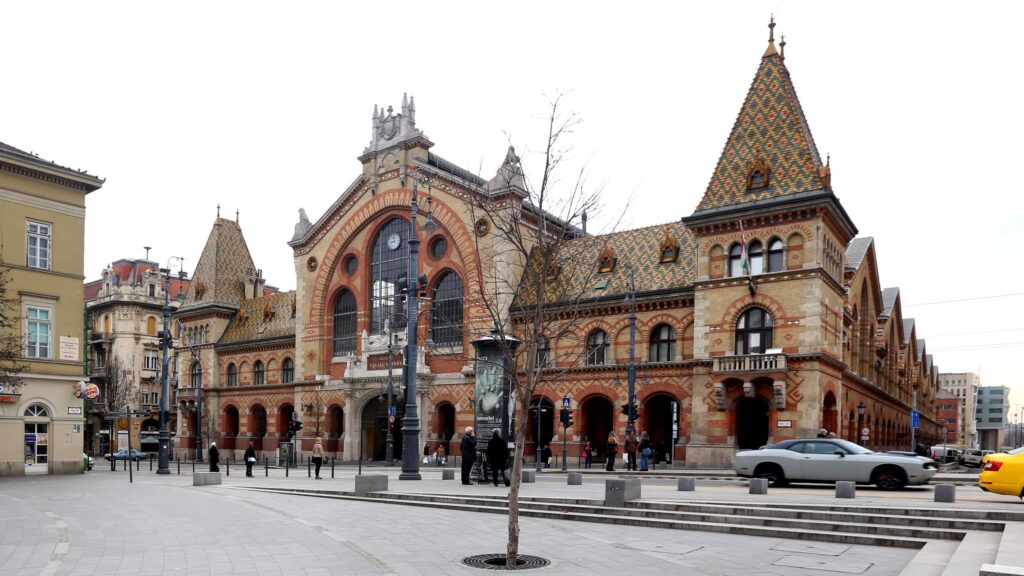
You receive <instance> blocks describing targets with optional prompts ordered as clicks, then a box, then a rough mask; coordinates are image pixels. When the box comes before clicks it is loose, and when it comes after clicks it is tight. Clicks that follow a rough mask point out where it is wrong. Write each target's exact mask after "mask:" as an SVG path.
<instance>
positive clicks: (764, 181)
mask: <svg viewBox="0 0 1024 576" xmlns="http://www.w3.org/2000/svg"><path fill="white" fill-rule="evenodd" d="M767 185H768V177H767V176H765V174H764V172H761V171H760V170H754V173H753V174H751V175H750V185H749V186H748V187H749V188H764V187H765V186H767Z"/></svg>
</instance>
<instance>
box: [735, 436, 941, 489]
mask: <svg viewBox="0 0 1024 576" xmlns="http://www.w3.org/2000/svg"><path fill="white" fill-rule="evenodd" d="M733 468H734V469H735V470H736V474H737V475H738V476H742V477H745V478H767V479H768V482H769V484H774V485H776V486H782V485H785V484H787V483H789V482H837V481H839V480H848V481H852V482H857V483H860V484H875V485H877V486H878V487H879V488H882V489H885V490H897V489H899V488H903V487H904V486H906V485H908V484H925V483H927V482H928V480H930V479H931V477H932V476H934V475H935V473H936V472H937V471H938V466H937V465H936V463H935V461H934V460H932V459H930V458H926V457H924V456H916V455H914V456H908V455H903V454H881V453H877V452H872V451H871V450H868V449H867V448H864V447H863V446H859V445H857V444H854V443H853V442H849V441H847V440H839V439H825V438H802V439H797V440H785V441H783V442H779V443H776V444H770V445H768V446H765V447H763V448H761V449H759V450H743V451H740V452H738V453H737V454H736V460H735V464H734V466H733Z"/></svg>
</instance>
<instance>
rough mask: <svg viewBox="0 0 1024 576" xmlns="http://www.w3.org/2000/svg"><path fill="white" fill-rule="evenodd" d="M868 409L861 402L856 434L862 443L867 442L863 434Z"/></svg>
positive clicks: (858, 405) (858, 406)
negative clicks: (865, 412)
mask: <svg viewBox="0 0 1024 576" xmlns="http://www.w3.org/2000/svg"><path fill="white" fill-rule="evenodd" d="M866 408H867V406H865V405H864V402H860V403H859V404H857V432H856V434H857V435H858V438H860V441H861V442H864V441H865V440H864V435H863V434H862V432H863V431H864V410H865V409H866Z"/></svg>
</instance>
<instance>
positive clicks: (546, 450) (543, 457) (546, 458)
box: [540, 444, 551, 468]
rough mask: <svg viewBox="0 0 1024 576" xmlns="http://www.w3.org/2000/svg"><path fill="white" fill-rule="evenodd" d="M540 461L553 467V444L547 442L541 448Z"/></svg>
mask: <svg viewBox="0 0 1024 576" xmlns="http://www.w3.org/2000/svg"><path fill="white" fill-rule="evenodd" d="M540 461H541V462H543V463H544V467H545V468H551V445H550V444H545V445H544V447H543V448H541V449H540Z"/></svg>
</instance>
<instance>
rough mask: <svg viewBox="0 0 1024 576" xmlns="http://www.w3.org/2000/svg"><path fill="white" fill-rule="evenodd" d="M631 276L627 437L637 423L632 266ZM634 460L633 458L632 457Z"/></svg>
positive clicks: (627, 298)
mask: <svg viewBox="0 0 1024 576" xmlns="http://www.w3.org/2000/svg"><path fill="white" fill-rule="evenodd" d="M626 271H627V272H628V274H629V293H628V294H627V295H626V302H628V303H629V372H628V373H627V377H626V387H627V391H626V395H627V397H626V403H627V404H628V405H629V408H628V412H627V416H626V435H627V436H628V435H630V434H633V433H635V432H636V427H635V425H634V422H635V421H636V406H635V402H634V397H635V396H636V279H635V278H634V268H633V265H632V264H628V265H627V266H626ZM630 458H633V456H630Z"/></svg>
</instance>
